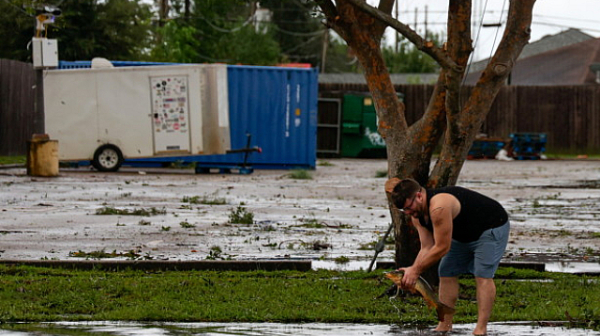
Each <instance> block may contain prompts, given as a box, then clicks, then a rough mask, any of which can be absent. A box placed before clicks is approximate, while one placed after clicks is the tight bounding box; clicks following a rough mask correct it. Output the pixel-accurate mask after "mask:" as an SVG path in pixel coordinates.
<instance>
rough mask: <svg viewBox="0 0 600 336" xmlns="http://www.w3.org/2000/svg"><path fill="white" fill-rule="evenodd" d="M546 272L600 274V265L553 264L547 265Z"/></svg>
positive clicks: (577, 263) (584, 263)
mask: <svg viewBox="0 0 600 336" xmlns="http://www.w3.org/2000/svg"><path fill="white" fill-rule="evenodd" d="M546 271H548V272H561V273H595V274H598V273H600V263H586V262H552V263H546Z"/></svg>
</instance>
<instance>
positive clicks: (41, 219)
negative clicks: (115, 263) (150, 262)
mask: <svg viewBox="0 0 600 336" xmlns="http://www.w3.org/2000/svg"><path fill="white" fill-rule="evenodd" d="M318 164H319V165H318V167H317V169H316V170H314V171H310V174H311V175H312V179H293V178H290V177H289V174H290V173H291V172H290V171H285V170H258V171H255V172H254V173H253V174H250V175H239V174H209V175H196V174H194V173H193V170H175V169H170V170H165V169H160V170H158V169H145V168H124V169H122V171H121V172H119V173H100V172H96V171H93V170H90V169H89V168H87V167H86V168H79V169H61V172H60V176H58V177H54V178H43V177H31V176H27V175H26V172H25V169H23V168H11V169H6V168H5V169H1V170H0V233H2V234H1V235H0V258H1V259H18V260H30V259H32V260H39V259H57V260H68V259H74V258H77V257H84V256H91V255H92V254H93V253H95V252H105V253H113V252H114V253H115V254H116V255H118V258H123V259H127V258H140V259H155V260H156V259H169V260H203V259H211V258H213V259H230V258H231V259H270V258H282V259H283V258H285V259H296V258H298V259H311V260H331V261H333V260H338V261H341V260H345V259H346V258H347V259H349V260H350V261H368V260H370V259H371V258H372V256H373V250H372V248H373V245H374V243H375V242H376V241H377V240H378V239H379V238H380V237H381V235H382V234H383V233H384V232H385V231H386V229H387V227H388V225H389V223H390V216H389V210H388V209H387V206H386V200H385V195H384V193H383V184H384V182H385V180H386V178H385V177H377V176H378V174H380V173H382V172H385V171H386V167H387V163H386V161H385V160H360V159H327V160H318ZM458 184H459V185H462V186H465V187H468V188H472V189H474V190H477V191H480V192H482V193H484V194H486V195H489V196H491V197H493V198H495V199H497V200H498V201H500V202H501V203H502V204H503V205H504V206H505V207H506V208H507V209H508V211H509V212H510V214H511V220H512V232H511V239H510V243H509V246H508V251H507V253H506V260H538V259H539V258H540V257H542V256H543V257H544V258H546V259H548V258H549V259H557V260H567V259H570V260H578V261H587V262H596V263H597V262H598V259H599V258H598V255H600V247H599V246H600V218H599V217H598V215H599V214H600V210H599V209H600V208H599V207H598V206H597V204H598V201H599V200H600V162H598V161H586V160H581V161H550V160H548V161H512V162H501V161H494V160H482V161H467V162H466V164H465V166H464V168H463V171H462V175H461V178H460V180H459V183H458ZM207 203H216V204H207ZM240 205H242V206H243V208H244V211H241V212H240V211H239V210H238V207H239V206H240ZM134 210H138V211H139V210H146V211H148V212H150V214H149V215H142V216H140V215H125V214H113V215H99V214H97V213H98V212H99V211H104V212H111V211H129V212H133V211H134ZM236 210H237V212H236ZM152 212H154V214H152ZM236 214H237V215H244V214H252V215H253V217H254V218H253V223H252V224H237V223H231V218H230V217H231V216H232V215H236ZM393 254H394V251H393V246H392V245H388V248H387V249H386V250H385V251H384V252H383V253H381V254H380V257H379V259H378V260H392V259H393ZM106 257H108V256H106Z"/></svg>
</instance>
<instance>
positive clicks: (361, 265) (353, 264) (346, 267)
mask: <svg viewBox="0 0 600 336" xmlns="http://www.w3.org/2000/svg"><path fill="white" fill-rule="evenodd" d="M311 263H312V269H313V270H318V269H326V270H332V271H359V270H366V269H368V268H369V265H370V264H371V261H364V260H350V261H348V262H345V263H339V262H335V261H331V260H313V261H312V262H311ZM375 266H376V263H375V264H373V269H375Z"/></svg>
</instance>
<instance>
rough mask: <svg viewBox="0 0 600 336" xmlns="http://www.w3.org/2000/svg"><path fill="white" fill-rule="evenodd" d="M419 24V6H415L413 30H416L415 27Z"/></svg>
mask: <svg viewBox="0 0 600 336" xmlns="http://www.w3.org/2000/svg"><path fill="white" fill-rule="evenodd" d="M418 25H419V8H418V7H415V31H416V32H418V30H417V28H418Z"/></svg>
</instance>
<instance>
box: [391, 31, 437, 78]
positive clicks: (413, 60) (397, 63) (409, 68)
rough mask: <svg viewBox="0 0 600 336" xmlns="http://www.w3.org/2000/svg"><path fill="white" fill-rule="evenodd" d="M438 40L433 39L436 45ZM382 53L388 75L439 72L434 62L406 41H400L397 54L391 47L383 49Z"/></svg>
mask: <svg viewBox="0 0 600 336" xmlns="http://www.w3.org/2000/svg"><path fill="white" fill-rule="evenodd" d="M438 39H439V38H437V37H434V40H435V41H436V42H435V43H436V44H437V43H438V42H437V40H438ZM382 52H383V59H384V61H385V64H386V65H387V68H388V71H389V72H390V73H433V72H437V71H438V70H439V65H438V64H437V62H436V61H434V60H433V59H432V58H431V57H430V56H429V55H427V54H425V53H423V52H422V51H420V50H418V49H417V48H416V47H415V46H414V45H413V44H412V43H410V42H408V41H407V40H403V41H400V43H399V45H398V52H396V51H395V48H394V47H393V46H385V47H383V50H382Z"/></svg>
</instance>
